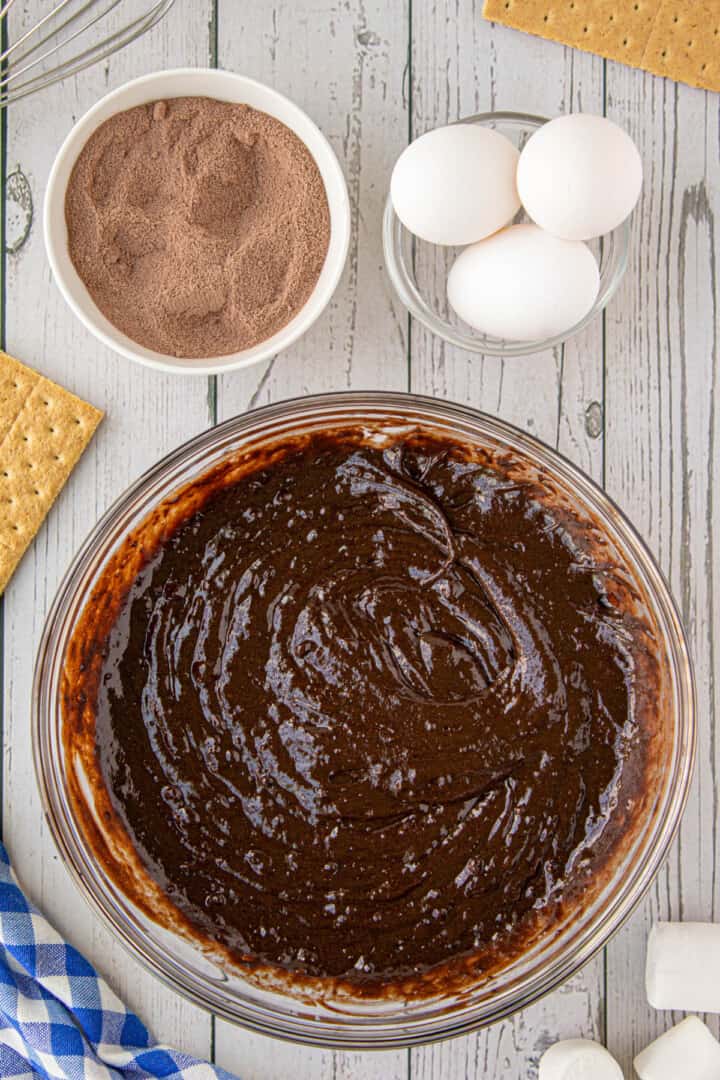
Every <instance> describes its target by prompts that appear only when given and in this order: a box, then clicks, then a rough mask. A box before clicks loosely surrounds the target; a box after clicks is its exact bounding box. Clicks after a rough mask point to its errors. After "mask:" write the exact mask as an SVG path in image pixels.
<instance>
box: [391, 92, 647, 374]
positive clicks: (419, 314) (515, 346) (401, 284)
mask: <svg viewBox="0 0 720 1080" xmlns="http://www.w3.org/2000/svg"><path fill="white" fill-rule="evenodd" d="M456 123H458V124H481V125H482V126H483V127H489V128H492V129H493V130H494V131H498V132H500V134H501V135H505V136H506V138H508V139H509V140H510V142H511V143H513V145H514V146H517V148H518V149H519V150H522V148H523V146H524V145H525V143H526V142H527V141H528V139H529V138H530V136H531V135H532V134H533V132H535V131H537V130H538V128H541V127H542V126H543V124H546V123H547V118H545V117H542V116H530V115H526V114H525V113H513V112H492V113H478V114H477V116H468V117H465V118H464V119H462V120H457V121H456ZM529 220H530V219H529V218H528V216H527V214H526V213H525V212H524V210H520V211H519V212H518V214H517V215H516V217H515V224H517V223H518V222H525V221H529ZM588 246H589V247H590V249H591V250H592V252H593V254H594V255H595V257H596V259H597V261H598V266H599V268H600V288H599V290H598V294H597V298H596V300H595V303H594V304H593V306H592V307H591V309H590V311H588V313H587V315H586V316H585V318H584V319H581V320H580V322H579V323H576V324H575V326H572V327H571V328H570V329H569V330H566V331H564V332H563V333H562V334H556V335H555V336H554V337H549V338H543V339H538V340H537V341H509V340H505V339H503V338H497V337H492V336H490V335H488V334H483V333H481V331H479V330H473V329H472V328H471V327H469V326H468V325H467V323H465V322H463V320H462V319H460V318H459V317H458V316H457V315H456V314H455V312H454V311H453V310H452V308H451V307H450V305H449V304H448V300H447V292H446V284H447V279H448V274H449V273H450V269H451V267H452V265H453V263H454V262H455V259H456V258H457V256H458V255H459V253H460V252H461V251H462V250H463V249H462V248H461V247H444V246H442V245H438V244H430V243H428V242H427V241H426V240H421V239H420V238H419V237H417V236H414V235H413V233H411V232H410V230H409V229H406V228H405V226H404V225H403V223H402V222H401V221H400V218H399V217H398V216H397V214H396V213H395V210H394V209H393V205H392V201H391V199H390V196H389V195H388V198H387V202H386V203H385V213H384V216H383V251H384V255H385V265H386V267H387V271H388V274H389V275H390V280H391V282H392V284H393V288H394V289H395V292H396V293H397V294H398V296H399V297H400V299H401V300H402V302H403V304H404V305H405V307H406V308H407V310H408V311H409V312H410V314H411V315H414V316H415V318H416V319H417V320H418V322H420V323H422V325H423V326H425V327H426V328H427V329H428V330H430V331H431V332H432V333H433V334H436V335H437V336H438V337H440V338H442V339H443V341H447V342H448V343H449V344H450V345H457V346H458V348H460V349H466V350H467V351H468V352H474V353H484V354H486V355H490V356H525V355H527V354H528V353H534V352H541V351H542V350H543V349H551V348H553V346H555V345H560V344H562V342H563V341H567V340H568V338H571V337H573V336H574V335H575V334H577V333H579V332H580V331H581V330H582V329H584V327H586V326H587V325H588V323H590V322H592V320H593V319H594V318H595V317H596V316H597V315H599V314H600V312H601V311H602V310H603V308H604V307H605V306H606V305H607V304H608V302H609V300H610V298H611V297H612V296H613V294H614V293H615V291H616V289H617V287H618V285H619V284H620V281H621V279H622V276H623V274H624V273H625V269H626V267H627V261H628V251H629V248H630V219H629V218H628V219H627V220H626V221H624V222H623V223H622V225H619V226H618V227H617V229H615V230H614V231H613V232H611V233H608V234H607V235H606V236H602V237H600V239H598V240H591V241H589V243H588Z"/></svg>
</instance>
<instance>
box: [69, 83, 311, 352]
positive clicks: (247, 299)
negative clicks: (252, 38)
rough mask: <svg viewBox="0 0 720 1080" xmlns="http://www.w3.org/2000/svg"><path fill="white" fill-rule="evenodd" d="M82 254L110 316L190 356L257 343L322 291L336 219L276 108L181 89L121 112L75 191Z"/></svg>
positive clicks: (74, 253) (91, 147)
mask: <svg viewBox="0 0 720 1080" xmlns="http://www.w3.org/2000/svg"><path fill="white" fill-rule="evenodd" d="M65 218H66V222H67V230H68V242H69V248H70V257H71V258H72V261H73V264H74V266H75V269H76V270H77V272H78V274H79V275H80V277H81V278H82V280H83V282H84V283H85V285H86V286H87V289H88V291H89V292H90V295H91V296H92V298H93V300H94V301H95V303H96V304H97V306H98V308H99V309H100V311H102V313H103V314H104V315H105V316H106V317H107V318H108V319H109V320H110V322H112V323H113V324H114V325H115V326H116V327H118V329H120V330H122V331H123V332H124V333H125V334H127V336H128V337H130V338H132V339H133V340H134V341H137V342H138V343H139V344H141V345H144V346H146V347H147V348H149V349H154V350H156V351H157V352H161V353H167V354H170V355H172V356H178V357H211V356H221V355H225V354H227V353H233V352H237V351H239V350H241V349H246V348H250V347H251V346H253V345H256V344H258V343H259V342H261V341H264V340H266V339H267V338H269V337H271V336H272V335H273V334H274V333H275V332H276V331H278V330H280V329H281V328H282V327H283V326H285V325H286V324H287V323H288V322H289V321H290V320H291V319H292V318H293V316H295V315H296V314H297V312H298V311H299V310H300V309H301V308H302V306H303V305H304V304H305V302H306V301H307V299H308V297H309V296H310V294H311V292H312V290H313V288H314V287H315V284H316V282H317V279H318V277H319V275H320V271H321V270H322V266H323V263H324V260H325V256H326V253H327V248H328V243H329V239H330V214H329V210H328V203H327V196H326V194H325V187H324V185H323V181H322V177H321V176H320V172H319V170H318V167H317V165H316V163H315V161H314V159H313V157H312V155H311V154H310V152H309V151H308V149H307V147H306V146H305V144H304V143H303V142H302V141H301V140H300V139H299V138H298V137H297V136H296V135H295V134H294V133H293V132H292V131H290V129H289V128H287V127H286V126H285V125H284V124H282V123H281V122H280V121H279V120H276V119H274V117H271V116H268V115H267V113H263V112H260V111H258V110H257V109H253V108H251V107H249V106H247V105H236V104H232V103H229V102H223V101H216V100H214V99H212V98H198V97H188V98H173V99H170V100H169V101H157V102H154V103H151V104H148V105H140V106H138V107H137V108H134V109H129V110H128V111H127V112H122V113H118V114H116V115H115V116H112V117H110V119H108V120H106V121H105V123H104V124H102V125H101V126H100V127H99V128H98V129H97V131H95V132H94V134H93V135H92V136H91V137H90V139H89V140H88V142H87V143H86V145H85V146H84V147H83V150H82V152H81V153H80V156H79V158H78V160H77V162H76V164H75V167H74V169H73V172H72V175H71V177H70V182H69V184H68V188H67V193H66V197H65Z"/></svg>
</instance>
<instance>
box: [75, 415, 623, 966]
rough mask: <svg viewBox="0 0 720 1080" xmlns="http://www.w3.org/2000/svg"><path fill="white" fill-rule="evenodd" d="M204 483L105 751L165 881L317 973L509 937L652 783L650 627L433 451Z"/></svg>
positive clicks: (106, 654)
mask: <svg viewBox="0 0 720 1080" xmlns="http://www.w3.org/2000/svg"><path fill="white" fill-rule="evenodd" d="M206 487H207V491H206V493H205V495H204V496H203V501H202V503H201V504H200V505H197V506H196V507H195V508H194V509H193V510H192V511H188V516H187V517H186V518H184V519H183V520H181V521H180V523H179V524H178V525H176V526H175V527H174V529H173V531H172V532H171V535H169V536H166V537H165V538H164V539H163V540H162V542H158V543H157V545H156V546H155V548H154V549H152V550H149V551H148V552H147V555H146V558H145V560H144V564H143V566H142V569H141V570H140V572H139V573H138V574H137V576H136V577H135V578H134V579H133V580H132V582H131V583H130V584H129V587H128V588H127V591H126V592H125V593H124V594H123V595H122V597H121V599H120V600H119V601H118V607H117V613H116V617H115V618H114V622H113V625H112V628H111V629H110V631H109V633H108V635H107V638H106V640H104V641H103V642H102V643H101V644H102V666H101V672H100V678H99V682H98V687H97V697H96V701H95V702H94V710H95V717H96V731H95V738H96V748H97V754H98V757H99V762H100V765H101V768H102V774H103V777H104V780H105V783H106V785H107V789H108V791H109V793H110V798H111V802H112V805H113V807H114V811H115V813H116V814H117V815H118V817H119V818H120V820H121V821H122V823H123V825H124V828H125V829H126V830H127V833H128V834H129V836H130V838H131V839H132V843H133V845H134V847H135V849H136V850H137V852H138V853H139V855H140V858H141V859H142V862H143V864H144V865H145V867H146V868H147V870H148V871H149V873H150V875H151V876H152V878H153V879H154V880H155V881H156V882H158V883H159V884H160V886H161V887H162V889H163V890H164V891H165V893H166V894H167V895H168V896H169V897H170V899H171V900H172V902H173V904H174V905H176V907H177V908H179V909H180V911H181V912H182V913H183V914H184V916H185V917H186V918H187V919H189V921H190V922H191V923H192V924H193V925H194V926H195V927H196V928H198V930H199V931H200V932H202V934H204V935H207V936H208V937H209V938H211V939H213V940H214V941H218V942H220V943H222V944H223V945H224V946H226V947H228V948H229V949H230V950H232V951H233V952H234V953H236V954H237V955H240V956H244V957H253V958H257V959H258V960H260V961H266V962H269V963H270V964H272V965H279V966H280V967H282V968H288V969H291V970H300V971H302V972H305V973H308V974H310V975H321V976H347V975H350V976H351V977H353V978H356V977H357V978H363V977H364V978H367V979H376V980H385V981H392V980H393V979H394V978H398V977H401V976H402V975H403V974H405V973H408V972H423V971H427V970H428V969H430V968H433V967H434V966H435V965H441V964H443V962H445V961H448V960H450V959H451V958H453V957H457V956H460V955H462V954H472V953H473V952H474V951H475V950H478V949H483V948H485V947H488V946H490V945H491V944H492V945H494V946H495V947H502V942H503V940H504V939H505V938H507V941H508V943H509V942H510V937H511V935H512V934H513V933H514V932H515V931H517V929H518V927H521V926H522V925H523V920H527V919H529V918H531V917H532V914H533V912H535V913H537V912H538V911H542V910H544V909H545V907H546V906H547V905H548V904H550V903H551V902H553V901H554V900H555V899H557V897H558V896H561V895H562V894H563V891H564V890H565V889H566V888H569V887H570V883H571V882H572V881H573V880H574V879H575V878H576V877H578V876H580V877H581V876H582V873H584V872H588V867H590V868H591V869H592V866H593V864H594V863H593V860H598V859H599V858H600V854H601V853H603V854H607V851H608V850H609V848H610V847H611V842H612V839H613V837H614V835H615V832H616V831H617V830H615V829H614V824H613V822H614V817H615V815H616V814H618V813H619V811H618V809H617V808H618V804H619V802H620V803H622V805H623V806H625V805H626V804H627V803H628V801H629V800H631V798H632V794H633V785H635V784H636V783H637V780H638V777H639V776H640V775H641V773H642V768H641V765H640V758H641V756H642V741H643V740H642V736H641V725H640V724H639V722H638V717H637V708H636V706H637V702H638V687H637V686H636V669H637V664H636V651H637V648H638V646H637V641H636V627H635V625H634V622H633V620H632V619H631V618H630V617H629V616H628V615H627V613H624V612H623V611H622V610H619V609H618V607H617V605H616V604H614V603H613V601H612V599H611V598H610V597H609V596H608V591H607V588H606V584H605V583H604V575H603V574H602V573H601V572H599V571H598V567H597V565H596V553H595V552H594V551H593V549H592V545H591V542H590V540H589V539H588V537H587V536H585V534H584V533H583V530H582V529H581V528H580V527H578V526H577V525H576V524H574V523H573V522H572V521H570V520H569V519H568V517H567V514H566V513H565V512H562V511H560V510H559V509H558V510H557V512H556V511H555V510H554V509H553V502H552V497H551V493H550V494H548V492H547V491H543V490H542V486H541V485H540V486H539V485H538V482H537V480H527V482H525V481H524V480H523V479H522V477H521V476H520V475H519V474H518V473H517V471H515V472H512V470H510V471H508V469H507V468H505V466H504V465H503V464H502V462H498V461H494V460H493V459H492V456H490V455H488V456H485V457H480V458H477V459H475V458H473V457H472V456H469V455H468V454H467V453H465V452H464V451H463V450H462V449H461V448H459V447H458V446H457V445H455V444H452V443H450V442H444V441H443V440H442V439H439V438H434V437H431V436H429V435H428V436H424V435H422V434H418V435H417V436H415V437H413V438H407V439H405V440H404V441H401V442H398V443H396V444H394V445H389V446H386V447H384V448H383V447H373V446H372V445H362V444H361V443H360V442H359V441H358V440H356V439H353V438H350V437H349V436H347V437H343V436H341V435H335V436H331V435H328V436H317V437H313V438H312V439H310V440H309V441H306V442H304V443H302V444H299V445H297V446H292V445H291V446H288V447H287V449H286V450H285V451H284V452H282V453H280V454H278V455H276V458H275V460H273V461H272V462H271V463H267V464H265V465H264V466H262V467H259V468H256V469H253V470H251V471H250V472H249V473H248V474H247V475H244V476H241V477H239V478H237V479H235V480H234V481H233V482H232V483H230V484H227V483H225V482H224V481H223V480H222V477H220V478H219V479H218V481H217V485H216V487H214V488H213V485H209V487H208V486H207V485H206ZM210 488H212V490H210ZM620 817H622V814H620ZM509 948H510V945H509V944H508V949H509Z"/></svg>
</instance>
